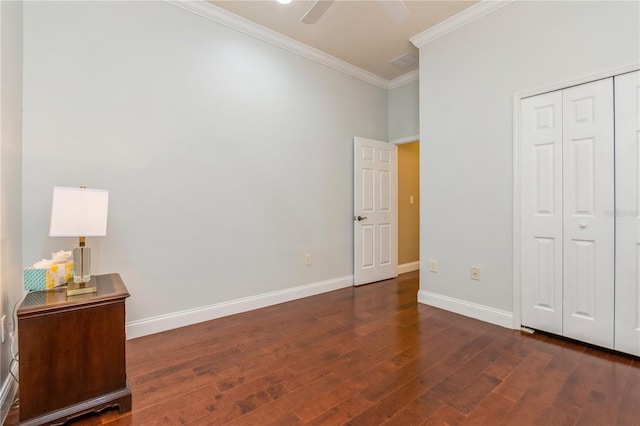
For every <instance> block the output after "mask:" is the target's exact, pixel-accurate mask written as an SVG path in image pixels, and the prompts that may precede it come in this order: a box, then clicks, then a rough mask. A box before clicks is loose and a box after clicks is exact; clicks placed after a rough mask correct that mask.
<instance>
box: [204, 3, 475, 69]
mask: <svg viewBox="0 0 640 426" xmlns="http://www.w3.org/2000/svg"><path fill="white" fill-rule="evenodd" d="M386 1H387V2H388V1H397V0H386ZM209 3H211V4H214V5H215V6H218V7H220V8H223V9H225V10H227V11H229V12H231V13H233V14H235V15H238V16H241V17H243V18H245V19H248V20H249V21H253V22H255V23H258V24H260V25H262V26H264V27H267V28H269V29H271V30H273V31H276V32H278V33H280V34H283V35H285V36H287V37H290V38H292V39H294V40H297V41H299V42H301V43H303V44H306V45H308V46H311V47H314V48H316V49H318V50H321V51H323V52H325V53H327V54H329V55H331V56H334V57H336V58H338V59H341V60H343V61H345V62H348V63H350V64H352V65H355V66H356V67H359V68H362V69H364V70H366V71H369V72H371V73H373V74H375V75H377V76H379V77H381V78H383V79H386V80H393V79H394V78H397V77H399V76H401V75H404V74H406V73H408V72H409V71H412V70H414V69H417V68H418V65H417V64H415V65H412V66H409V67H406V68H399V67H397V66H396V65H393V64H391V63H390V62H391V61H392V60H394V59H396V58H398V57H401V56H403V55H405V54H407V53H410V54H412V55H415V56H418V49H417V48H416V47H415V46H414V45H413V44H411V42H410V41H409V38H411V37H413V36H415V35H416V34H419V33H421V32H423V31H424V30H426V29H428V28H430V27H432V26H434V25H436V24H438V23H439V22H442V21H444V20H446V19H447V18H450V17H451V16H453V15H455V14H457V13H459V12H461V11H463V10H464V9H467V8H468V7H470V6H472V5H474V4H475V3H477V1H460V0H440V1H432V0H405V1H404V4H405V5H406V6H407V8H408V9H409V11H410V12H411V14H410V15H409V18H408V19H406V20H405V21H404V22H402V23H394V22H393V20H392V19H391V17H390V16H389V15H388V14H387V13H386V12H385V11H384V8H383V7H382V6H381V4H380V3H382V2H381V1H377V0H374V1H371V0H337V1H335V2H334V3H332V4H331V6H330V7H329V8H328V10H327V11H326V12H325V13H324V15H322V16H321V17H320V19H319V20H318V21H317V22H316V23H315V24H304V23H302V22H301V21H300V19H301V18H302V17H303V16H304V15H305V13H306V12H307V10H309V8H310V7H311V6H312V5H313V3H314V1H309V0H293V1H292V2H291V3H290V4H280V3H278V2H276V0H257V1H255V0H209Z"/></svg>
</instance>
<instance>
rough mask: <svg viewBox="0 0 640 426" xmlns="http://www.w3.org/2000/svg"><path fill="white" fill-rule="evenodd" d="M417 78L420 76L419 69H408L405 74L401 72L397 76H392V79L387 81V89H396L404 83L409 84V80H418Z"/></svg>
mask: <svg viewBox="0 0 640 426" xmlns="http://www.w3.org/2000/svg"><path fill="white" fill-rule="evenodd" d="M418 78H420V70H419V69H415V70H413V71H409V72H408V73H406V74H402V75H401V76H399V77H396V78H394V79H393V80H391V81H389V90H391V89H396V88H398V87H400V86H404V85H405V84H409V83H411V82H414V81H416V80H418Z"/></svg>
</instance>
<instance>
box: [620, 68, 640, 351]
mask: <svg viewBox="0 0 640 426" xmlns="http://www.w3.org/2000/svg"><path fill="white" fill-rule="evenodd" d="M615 103H616V105H615V108H616V109H615V111H616V124H615V126H616V296H615V297H616V300H615V306H616V313H615V349H616V350H619V351H622V352H627V353H631V354H634V355H638V356H640V165H639V164H640V72H637V71H636V72H633V73H629V74H624V75H621V76H618V77H616V78H615Z"/></svg>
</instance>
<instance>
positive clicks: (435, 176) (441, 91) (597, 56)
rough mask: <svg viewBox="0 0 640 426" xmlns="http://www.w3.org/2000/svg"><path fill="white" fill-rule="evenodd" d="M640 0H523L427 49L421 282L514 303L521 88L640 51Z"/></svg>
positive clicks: (459, 294)
mask: <svg viewBox="0 0 640 426" xmlns="http://www.w3.org/2000/svg"><path fill="white" fill-rule="evenodd" d="M639 4H640V3H638V2H609V1H602V2H600V1H596V2H573V1H571V2H524V1H518V2H515V3H512V4H510V5H508V6H505V7H503V8H502V9H500V10H498V11H496V12H494V13H493V14H491V15H488V16H486V17H484V18H482V19H479V20H477V21H475V22H473V23H472V24H469V25H467V26H465V27H463V28H462V29H460V30H458V31H455V32H453V33H450V34H448V35H446V36H444V37H442V38H440V39H437V40H435V41H433V42H431V43H429V44H427V45H425V46H423V47H422V48H421V49H420V127H421V130H422V135H421V139H420V143H421V149H420V151H421V152H420V154H421V182H420V185H421V196H422V202H421V245H420V252H421V261H422V262H423V268H422V270H424V271H427V270H428V268H427V267H425V265H426V263H425V262H426V261H427V260H428V259H436V260H438V261H439V272H438V273H428V272H426V273H424V274H422V275H421V282H420V288H421V290H425V291H430V292H433V293H437V294H440V295H444V296H449V297H454V298H457V299H462V300H464V301H468V302H473V303H476V304H480V305H484V306H488V307H492V308H497V309H501V310H505V311H512V305H513V301H512V268H513V255H512V249H513V248H512V237H513V232H512V224H513V216H512V172H513V161H512V155H513V149H512V144H513V138H512V95H513V94H514V93H516V92H521V91H524V90H529V89H535V88H537V87H541V86H544V85H547V84H552V83H556V82H562V81H566V80H569V79H573V78H577V77H580V76H583V75H587V74H592V73H596V72H600V71H604V70H606V69H610V68H614V67H620V66H626V65H631V64H632V63H634V62H638V60H639V59H640V44H639V43H640V42H639V40H640V33H639V31H638V28H639V18H638V17H639V10H638V9H639V8H638V6H639ZM471 265H475V266H479V267H480V268H481V273H480V275H481V280H480V281H479V282H476V281H471V280H470V279H469V274H470V271H469V270H470V267H471Z"/></svg>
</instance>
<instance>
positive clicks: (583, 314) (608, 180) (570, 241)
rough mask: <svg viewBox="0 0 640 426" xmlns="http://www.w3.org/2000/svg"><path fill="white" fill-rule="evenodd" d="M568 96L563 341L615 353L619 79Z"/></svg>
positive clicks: (577, 89)
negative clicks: (615, 132)
mask: <svg viewBox="0 0 640 426" xmlns="http://www.w3.org/2000/svg"><path fill="white" fill-rule="evenodd" d="M562 95H563V142H562V146H563V153H562V158H563V210H564V238H563V240H564V277H563V301H564V303H563V335H564V336H567V337H571V338H574V339H578V340H581V341H584V342H588V343H593V344H596V345H599V346H604V347H607V348H612V347H613V318H614V245H615V240H614V238H615V228H614V227H615V217H614V214H613V212H614V150H613V147H614V144H613V79H612V78H609V79H606V80H600V81H596V82H593V83H588V84H583V85H580V86H575V87H572V88H569V89H565V90H563V91H562Z"/></svg>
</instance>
